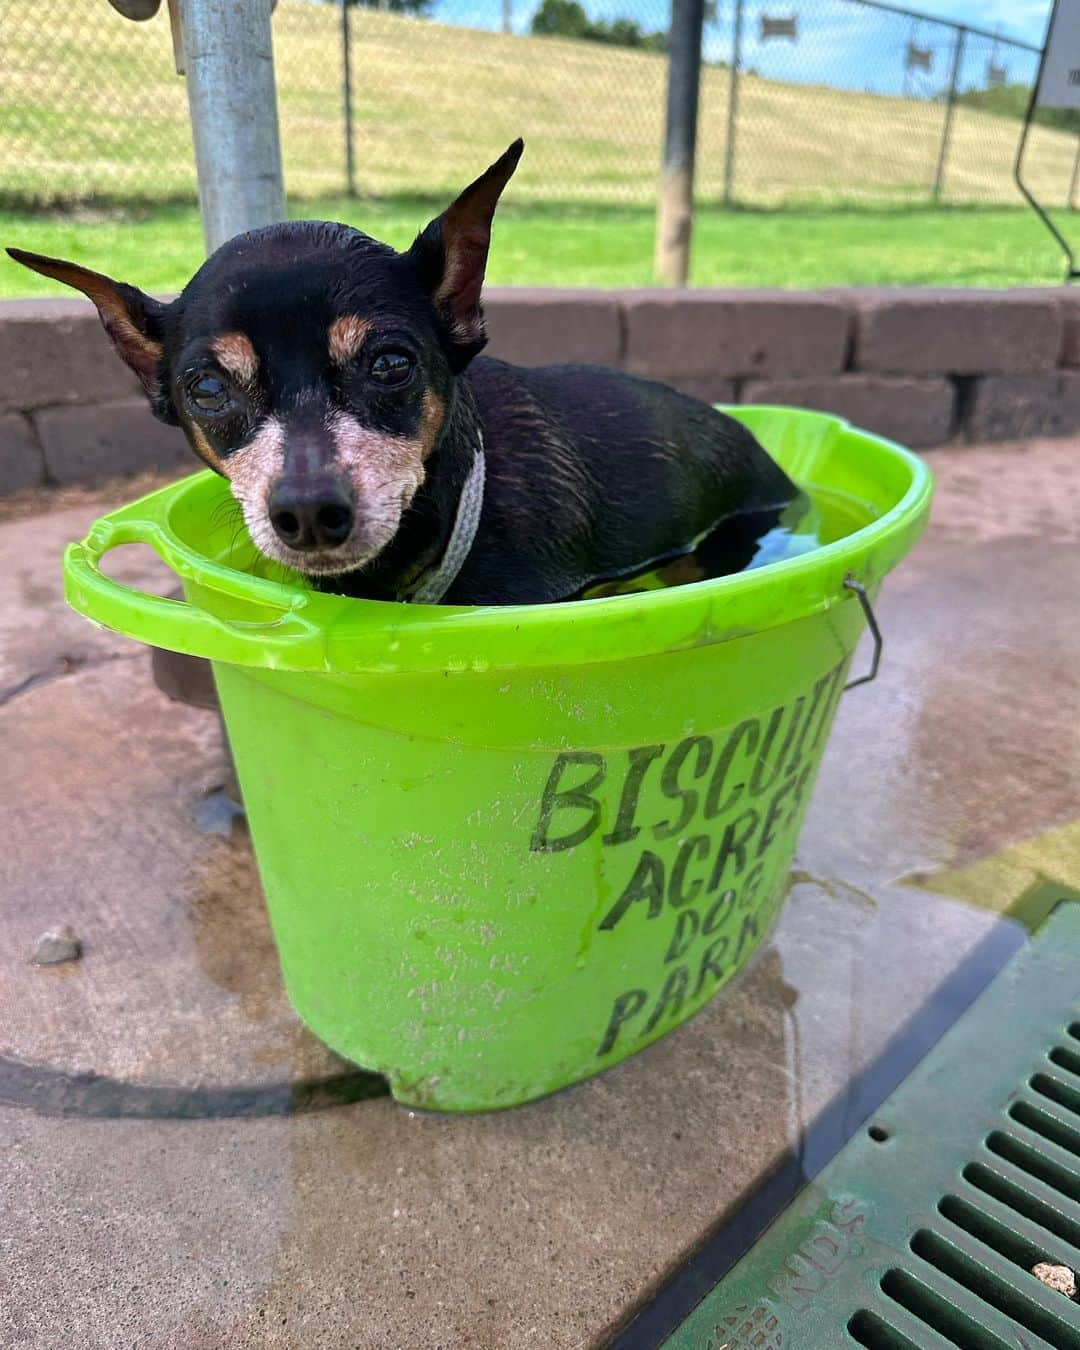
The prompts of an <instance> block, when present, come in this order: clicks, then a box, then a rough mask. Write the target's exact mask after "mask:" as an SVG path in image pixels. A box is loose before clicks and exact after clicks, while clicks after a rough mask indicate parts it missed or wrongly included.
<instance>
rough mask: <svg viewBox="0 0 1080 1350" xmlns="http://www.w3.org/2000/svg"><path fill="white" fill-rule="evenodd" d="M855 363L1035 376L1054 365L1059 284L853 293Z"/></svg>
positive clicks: (876, 368) (1059, 330)
mask: <svg viewBox="0 0 1080 1350" xmlns="http://www.w3.org/2000/svg"><path fill="white" fill-rule="evenodd" d="M848 294H849V295H851V296H852V298H853V303H854V306H855V344H854V348H853V353H852V365H853V366H854V368H855V369H856V370H862V371H867V372H873V373H877V374H903V375H977V374H983V373H986V374H997V373H1006V374H1017V375H1019V374H1029V373H1037V372H1040V371H1048V370H1053V369H1054V368H1055V367H1056V366H1057V364H1058V358H1059V356H1060V353H1061V345H1062V337H1063V334H1064V328H1065V319H1064V314H1063V310H1062V306H1061V304H1060V303H1059V301H1058V299H1057V295H1056V292H1055V291H1054V290H1050V289H1048V290H1046V291H1043V292H1040V291H1032V290H1024V291H968V290H965V291H957V290H952V291H947V290H940V291H939V290H895V291H888V290H874V291H866V292H848Z"/></svg>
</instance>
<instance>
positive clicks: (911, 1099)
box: [662, 902, 1080, 1350]
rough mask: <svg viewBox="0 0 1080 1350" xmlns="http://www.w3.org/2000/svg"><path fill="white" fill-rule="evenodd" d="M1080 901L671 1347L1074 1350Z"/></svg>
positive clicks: (1079, 1214)
mask: <svg viewBox="0 0 1080 1350" xmlns="http://www.w3.org/2000/svg"><path fill="white" fill-rule="evenodd" d="M1078 1005H1080V904H1076V903H1071V902H1064V903H1062V904H1061V905H1059V906H1058V907H1057V909H1056V910H1055V911H1054V912H1053V914H1051V915H1050V917H1049V918H1048V919H1047V920H1046V921H1045V922H1044V923H1043V925H1042V926H1041V927H1040V929H1039V930H1038V931H1037V933H1036V934H1035V936H1034V937H1033V939H1032V941H1031V942H1030V943H1029V944H1028V945H1026V946H1025V947H1024V948H1023V949H1022V950H1021V952H1020V953H1019V954H1018V955H1017V956H1016V957H1014V959H1013V960H1012V961H1010V962H1009V963H1008V964H1007V965H1006V966H1005V968H1004V970H1003V971H1002V972H1001V974H1000V975H999V976H998V977H997V978H996V979H995V980H994V982H993V983H992V984H991V985H990V987H989V988H988V989H987V990H986V992H985V993H984V994H982V996H981V997H980V998H979V999H978V1000H977V1001H976V1002H975V1003H974V1004H973V1005H972V1006H971V1008H970V1009H969V1010H968V1011H967V1012H966V1013H965V1014H964V1015H963V1016H962V1017H961V1018H960V1020H959V1021H958V1022H957V1023H956V1024H955V1025H954V1026H953V1027H952V1028H951V1030H950V1031H948V1032H947V1033H946V1034H945V1036H943V1037H942V1039H941V1040H940V1041H939V1042H938V1044H937V1045H936V1046H935V1047H934V1049H933V1050H932V1051H931V1052H930V1053H929V1054H928V1055H927V1056H926V1058H925V1059H923V1060H922V1062H921V1063H920V1064H919V1065H918V1066H917V1067H916V1068H915V1069H914V1070H913V1072H912V1073H911V1074H910V1076H909V1077H908V1078H907V1079H906V1081H905V1082H904V1083H903V1084H902V1085H901V1086H900V1087H899V1088H898V1089H897V1090H896V1091H895V1092H894V1093H893V1094H892V1096H891V1097H889V1098H888V1099H887V1100H886V1101H885V1103H884V1104H883V1105H882V1106H881V1108H880V1109H879V1110H878V1111H877V1112H876V1113H875V1114H874V1116H873V1117H872V1119H871V1120H870V1121H869V1122H868V1125H867V1126H866V1127H865V1128H864V1129H862V1130H860V1131H859V1133H858V1134H857V1135H856V1136H855V1137H854V1138H853V1139H852V1140H851V1141H850V1142H849V1143H848V1144H847V1145H846V1146H845V1147H844V1148H843V1149H841V1151H840V1152H839V1153H838V1154H837V1155H836V1157H835V1158H833V1160H832V1161H831V1162H830V1163H828V1164H827V1165H826V1166H825V1167H824V1168H823V1169H822V1170H821V1172H820V1173H819V1174H818V1176H817V1177H816V1179H815V1180H814V1181H813V1182H812V1183H811V1184H809V1185H808V1186H807V1187H806V1188H805V1189H804V1190H803V1191H802V1192H801V1193H800V1195H799V1196H798V1197H797V1199H796V1200H795V1201H794V1203H793V1204H792V1205H791V1206H790V1207H789V1208H788V1209H787V1210H785V1211H784V1213H783V1214H782V1215H781V1216H780V1217H779V1218H778V1219H777V1220H776V1222H775V1223H774V1224H773V1225H772V1226H771V1227H770V1228H769V1229H768V1231H767V1232H766V1233H765V1234H764V1235H763V1237H761V1238H760V1239H759V1240H758V1242H756V1243H755V1244H754V1246H753V1247H751V1248H750V1250H749V1251H748V1252H747V1253H746V1255H745V1256H743V1257H742V1259H741V1260H740V1261H739V1262H738V1264H736V1265H735V1266H734V1267H733V1268H732V1269H731V1271H730V1272H729V1273H728V1274H727V1275H726V1276H725V1277H724V1278H723V1279H722V1280H720V1282H719V1283H718V1284H716V1285H715V1286H714V1287H713V1288H712V1289H711V1290H710V1292H709V1293H708V1294H706V1296H705V1297H704V1299H702V1301H701V1302H700V1303H699V1304H698V1305H697V1307H696V1308H695V1309H694V1310H693V1312H692V1313H691V1314H690V1315H689V1317H688V1318H687V1319H686V1320H685V1321H684V1322H683V1323H682V1324H681V1325H680V1326H678V1327H677V1328H676V1329H675V1330H674V1331H672V1332H671V1334H670V1335H669V1336H667V1337H666V1338H665V1339H664V1340H663V1342H662V1344H663V1346H664V1350H833V1348H834V1347H836V1348H837V1350H843V1348H844V1347H848V1348H850V1347H857V1346H865V1347H868V1350H924V1348H925V1350H950V1348H952V1350H955V1347H958V1346H959V1347H961V1350H1080V1304H1078V1303H1074V1302H1072V1301H1071V1300H1070V1299H1069V1298H1068V1297H1067V1296H1066V1295H1064V1294H1062V1293H1059V1292H1057V1291H1056V1290H1054V1289H1050V1288H1048V1287H1047V1286H1046V1285H1044V1284H1042V1283H1041V1282H1040V1281H1039V1280H1038V1279H1037V1278H1036V1277H1035V1276H1034V1275H1032V1274H1031V1273H1030V1272H1031V1268H1032V1267H1033V1266H1034V1265H1036V1264H1037V1263H1039V1262H1044V1261H1045V1262H1051V1263H1053V1264H1055V1265H1064V1266H1068V1267H1070V1268H1071V1269H1072V1270H1074V1271H1075V1270H1080V1016H1078Z"/></svg>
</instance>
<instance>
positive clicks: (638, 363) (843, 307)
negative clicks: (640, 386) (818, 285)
mask: <svg viewBox="0 0 1080 1350" xmlns="http://www.w3.org/2000/svg"><path fill="white" fill-rule="evenodd" d="M623 308H624V312H625V315H626V355H625V361H626V367H627V369H628V370H632V371H634V372H636V373H637V374H639V375H654V376H657V377H659V378H661V379H662V378H664V377H665V376H670V375H683V376H765V375H776V376H780V375H783V376H799V375H818V374H821V375H829V374H833V373H834V372H837V371H839V370H841V369H842V368H843V366H844V362H845V359H846V356H847V347H848V330H849V326H850V315H849V311H848V304H847V301H846V300H844V299H843V298H842V297H839V296H824V295H813V294H803V293H800V292H790V293H788V292H783V291H723V290H693V291H689V290H673V291H660V290H653V291H628V292H624V295H623Z"/></svg>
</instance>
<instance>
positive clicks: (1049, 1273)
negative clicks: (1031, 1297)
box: [1031, 1261, 1076, 1300]
mask: <svg viewBox="0 0 1080 1350" xmlns="http://www.w3.org/2000/svg"><path fill="white" fill-rule="evenodd" d="M1031 1273H1032V1275H1034V1276H1035V1278H1036V1279H1037V1280H1042V1282H1043V1284H1045V1285H1046V1286H1047V1287H1048V1288H1049V1289H1056V1290H1057V1291H1058V1293H1059V1294H1064V1295H1065V1297H1066V1298H1071V1299H1074V1300H1075V1298H1076V1272H1075V1271H1072V1270H1070V1269H1069V1267H1068V1266H1054V1265H1051V1264H1050V1262H1049V1261H1040V1262H1039V1264H1038V1265H1037V1266H1032V1267H1031Z"/></svg>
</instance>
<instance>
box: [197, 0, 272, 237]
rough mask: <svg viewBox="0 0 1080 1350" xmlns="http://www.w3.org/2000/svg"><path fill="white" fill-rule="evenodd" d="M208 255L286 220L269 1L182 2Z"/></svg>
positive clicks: (219, 0) (200, 197)
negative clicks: (246, 234)
mask: <svg viewBox="0 0 1080 1350" xmlns="http://www.w3.org/2000/svg"><path fill="white" fill-rule="evenodd" d="M180 23H181V28H182V29H183V36H184V58H185V63H186V65H187V94H188V106H189V107H190V109H191V136H192V140H193V141H194V144H195V167H196V170H197V172H198V176H199V209H200V211H201V213H202V222H203V236H204V238H205V239H206V248H207V251H208V252H213V250H214V249H216V248H218V247H219V245H221V244H223V243H224V242H225V240H226V239H231V238H232V237H233V235H235V234H241V233H242V232H243V231H244V230H251V229H255V228H256V227H257V226H259V225H271V224H273V223H274V222H275V221H278V220H283V219H284V218H285V189H284V184H283V181H282V175H281V142H280V138H279V136H278V115H277V90H276V88H275V86H274V48H273V39H272V37H271V33H270V0H180Z"/></svg>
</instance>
